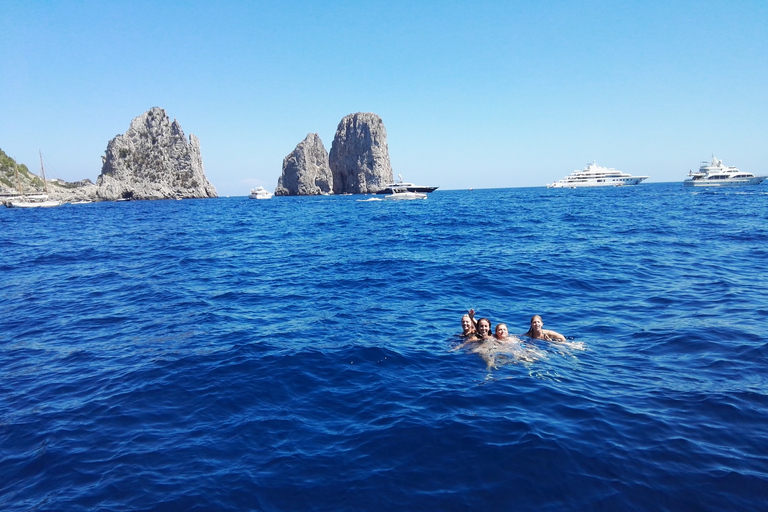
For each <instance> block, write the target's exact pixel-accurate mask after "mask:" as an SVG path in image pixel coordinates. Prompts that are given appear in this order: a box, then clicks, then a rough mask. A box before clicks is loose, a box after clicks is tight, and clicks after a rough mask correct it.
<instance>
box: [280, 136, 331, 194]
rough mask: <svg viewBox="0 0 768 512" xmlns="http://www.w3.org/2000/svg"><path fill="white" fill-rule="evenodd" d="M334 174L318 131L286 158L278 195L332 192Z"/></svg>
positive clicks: (300, 143)
mask: <svg viewBox="0 0 768 512" xmlns="http://www.w3.org/2000/svg"><path fill="white" fill-rule="evenodd" d="M332 189H333V176H332V174H331V168H330V166H329V165H328V152H327V151H326V150H325V146H323V141H322V140H320V136H319V135H318V134H316V133H310V134H308V135H307V137H306V138H305V139H304V140H303V141H301V142H299V144H298V145H297V146H296V149H294V150H293V151H292V152H291V153H290V154H289V155H288V156H286V157H285V158H284V159H283V173H282V175H281V176H280V178H278V180H277V188H276V189H275V195H276V196H316V195H320V194H330V193H331V190H332Z"/></svg>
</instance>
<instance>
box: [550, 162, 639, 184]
mask: <svg viewBox="0 0 768 512" xmlns="http://www.w3.org/2000/svg"><path fill="white" fill-rule="evenodd" d="M647 179H648V176H632V175H631V174H627V173H625V172H621V171H617V170H616V169H609V168H608V167H600V166H599V165H597V164H596V163H595V162H592V163H591V164H588V165H587V166H586V167H585V168H584V170H582V171H573V172H572V173H571V174H569V175H568V176H566V177H565V178H563V179H561V180H558V181H556V182H554V183H547V188H577V187H621V186H624V185H637V184H638V183H640V182H641V181H643V180H647Z"/></svg>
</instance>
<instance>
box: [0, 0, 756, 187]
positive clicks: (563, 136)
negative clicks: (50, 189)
mask: <svg viewBox="0 0 768 512" xmlns="http://www.w3.org/2000/svg"><path fill="white" fill-rule="evenodd" d="M155 106H157V107H161V108H163V109H165V110H166V112H167V113H168V115H169V116H170V117H171V118H172V119H176V120H178V122H179V123H180V125H181V127H182V129H183V130H184V132H185V134H186V135H189V134H195V135H196V136H197V137H198V138H199V139H200V146H201V152H202V157H203V164H204V167H205V173H206V176H207V177H208V180H209V181H210V182H211V183H213V185H214V186H215V187H216V189H217V191H218V193H219V195H221V196H238V195H247V194H248V191H249V189H250V188H253V187H256V186H259V185H261V186H264V187H266V188H267V189H269V190H274V188H275V186H276V185H277V180H278V178H279V177H280V174H281V171H282V161H283V158H284V157H285V156H286V155H288V154H289V153H290V152H291V151H293V149H294V148H295V147H296V145H297V144H298V143H299V142H301V141H302V140H303V139H304V138H305V137H306V135H307V134H308V133H318V134H319V135H320V138H321V139H322V141H323V144H324V145H325V148H326V150H327V151H330V149H331V144H332V142H333V137H334V134H335V132H336V128H337V126H338V124H339V122H340V121H341V119H342V118H343V117H344V116H346V115H348V114H352V113H355V112H374V113H376V114H378V115H379V116H381V118H382V120H383V121H384V125H385V127H386V130H387V140H388V145H389V156H390V161H391V163H392V168H393V172H394V175H395V177H396V176H397V174H401V175H402V176H403V178H404V179H405V180H406V181H411V182H414V183H417V184H424V185H433V186H439V187H440V188H441V189H463V188H506V187H534V186H543V185H545V184H546V183H548V182H552V181H554V180H557V179H560V178H563V177H564V176H565V175H567V174H569V173H570V172H572V171H573V170H576V169H582V168H583V167H584V166H585V165H586V164H587V163H590V162H592V161H596V162H597V163H598V164H599V165H602V166H606V167H613V168H616V169H619V170H621V171H624V172H629V173H631V174H636V175H648V176H650V179H649V180H648V181H649V182H673V181H682V180H683V179H684V178H685V175H686V174H687V173H688V171H689V170H690V169H697V168H698V166H699V165H700V163H701V162H702V161H704V160H710V159H711V157H712V155H716V156H717V157H718V158H720V159H722V160H723V163H725V164H726V165H734V166H736V167H738V168H739V169H741V170H743V171H748V172H753V173H755V174H768V2H766V1H765V0H756V1H739V0H729V1H709V0H699V1H673V0H665V1H658V2H657V1H653V0H649V1H632V0H625V1H590V0H584V1H551V0H542V1H533V0H530V1H484V0H470V1H452V0H444V1H429V0H424V1H418V0H407V1H400V0H383V1H366V0H354V1H327V2H320V1H309V0H307V1H293V0H287V1H280V2H274V1H259V0H254V1H217V2H210V1H194V0H188V1H184V2H177V1H172V0H166V1H163V2H157V1H130V2H128V1H119V0H115V1H88V0H82V1H65V0H60V1H53V0H49V1H36V0H21V1H13V0H0V149H2V150H3V151H5V152H6V153H7V154H8V155H9V156H12V157H14V158H15V159H16V160H17V161H19V162H20V163H24V164H26V165H27V166H28V167H29V168H30V169H31V170H33V171H34V170H37V169H38V168H39V164H38V162H39V158H38V150H41V151H42V153H43V156H44V158H45V162H46V172H47V174H48V177H49V178H50V177H58V178H61V179H64V180H67V181H76V180H80V179H84V178H89V179H91V180H92V181H94V182H95V181H96V178H97V177H98V175H99V173H100V172H101V165H102V161H101V156H102V155H103V154H104V152H105V150H106V147H107V143H108V142H109V141H110V140H111V139H112V138H113V137H115V136H116V135H118V134H122V133H125V131H126V130H128V127H129V125H130V122H131V120H132V119H133V118H135V117H137V116H139V115H141V114H142V113H144V112H146V111H147V110H149V109H150V108H152V107H155Z"/></svg>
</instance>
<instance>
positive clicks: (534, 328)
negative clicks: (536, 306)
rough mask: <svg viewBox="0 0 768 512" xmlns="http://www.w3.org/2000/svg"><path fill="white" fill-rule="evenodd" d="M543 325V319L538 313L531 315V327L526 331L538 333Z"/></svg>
mask: <svg viewBox="0 0 768 512" xmlns="http://www.w3.org/2000/svg"><path fill="white" fill-rule="evenodd" d="M543 327H544V321H543V320H542V319H541V317H540V316H539V315H533V316H532V317H531V329H530V331H528V332H535V333H540V332H541V329H542V328H543Z"/></svg>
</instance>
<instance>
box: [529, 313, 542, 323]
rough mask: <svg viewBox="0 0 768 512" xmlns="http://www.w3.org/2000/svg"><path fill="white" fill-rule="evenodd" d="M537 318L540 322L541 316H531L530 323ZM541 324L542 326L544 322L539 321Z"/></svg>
mask: <svg viewBox="0 0 768 512" xmlns="http://www.w3.org/2000/svg"><path fill="white" fill-rule="evenodd" d="M537 318H538V319H539V320H541V315H533V316H532V317H531V323H533V321H534V320H536V319H537ZM541 323H542V324H543V323H544V320H541Z"/></svg>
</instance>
